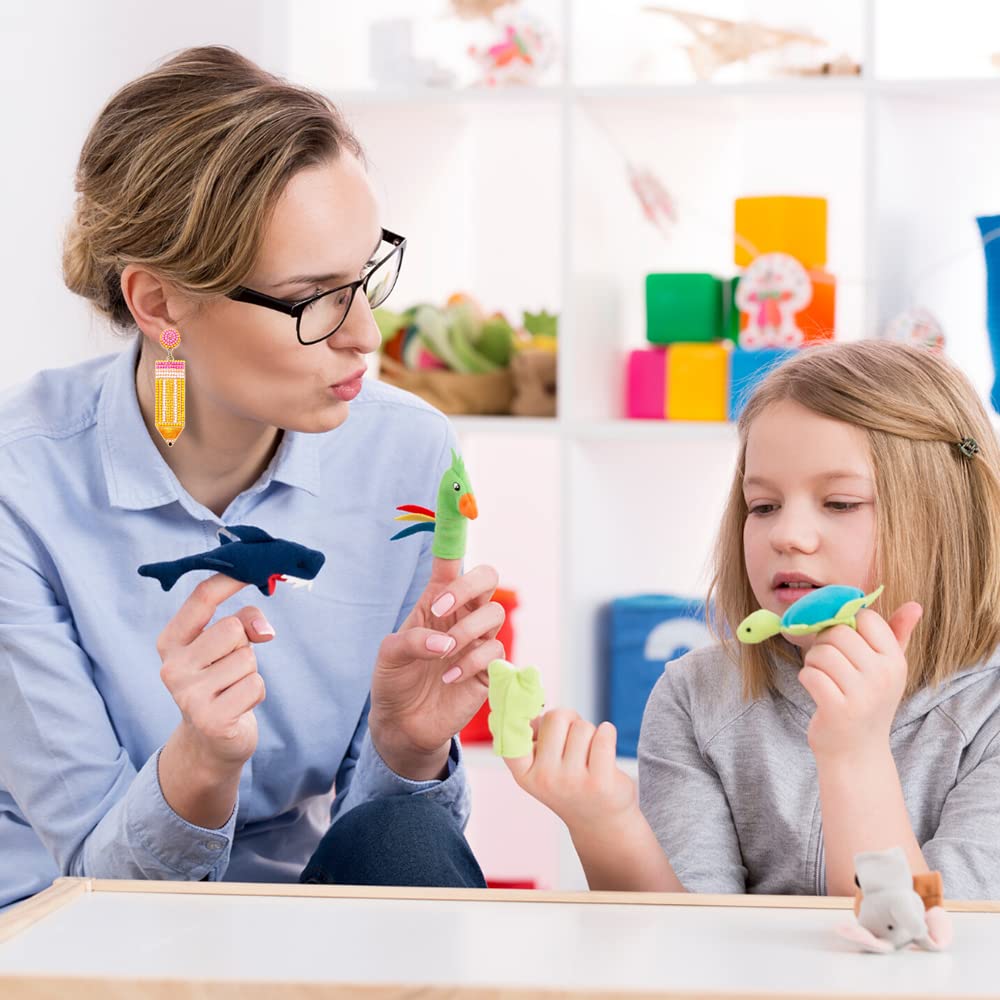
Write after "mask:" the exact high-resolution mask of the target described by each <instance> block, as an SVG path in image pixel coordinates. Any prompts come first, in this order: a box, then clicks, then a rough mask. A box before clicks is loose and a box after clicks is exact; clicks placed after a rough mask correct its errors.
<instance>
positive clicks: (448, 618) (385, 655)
mask: <svg viewBox="0 0 1000 1000" xmlns="http://www.w3.org/2000/svg"><path fill="white" fill-rule="evenodd" d="M460 567H461V563H460V561H459V560H457V559H437V558H435V559H434V563H433V569H432V571H431V578H430V582H429V583H428V584H427V587H426V589H425V590H424V592H423V594H421V595H420V599H419V600H418V601H417V603H416V605H415V606H414V608H413V610H412V611H411V612H410V614H409V616H408V617H407V619H406V621H405V622H403V625H402V626H401V628H400V629H399V631H398V632H395V633H394V634H393V635H389V636H386V638H385V639H383V640H382V645H381V647H380V648H379V656H378V661H377V662H376V664H375V673H374V676H373V677H372V696H371V711H370V713H369V716H368V728H369V730H370V731H371V736H372V742H373V743H374V745H375V749H376V750H378V752H379V755H380V756H381V757H382V759H383V760H384V761H385V762H386V764H388V765H389V767H390V768H392V770H393V771H395V772H396V773H397V774H399V775H401V776H402V777H405V778H410V779H412V780H414V781H420V780H429V779H433V778H439V777H441V775H442V772H443V771H444V769H445V767H446V765H447V761H448V750H449V748H450V745H451V738H452V737H453V736H454V735H455V733H457V732H458V731H459V730H460V729H461V728H462V727H463V726H465V725H466V723H468V722H469V720H470V719H471V718H472V717H473V716H474V715H475V714H476V712H477V711H478V710H479V707H480V706H481V705H482V704H483V701H484V700H485V699H486V694H487V691H488V689H489V678H488V676H487V673H486V668H487V667H488V666H489V663H490V661H491V660H495V659H497V658H500V657H503V656H504V655H505V654H504V648H503V645H502V644H501V643H500V642H498V641H497V638H496V636H497V633H498V632H499V631H500V626H501V625H503V621H504V610H503V607H502V606H501V605H500V604H496V603H493V602H492V601H491V600H490V599H491V598H492V596H493V594H494V592H495V591H496V588H497V583H498V576H497V572H496V570H495V569H493V567H492V566H477V567H476V568H475V569H471V570H469V572H468V573H465V574H464V575H460Z"/></svg>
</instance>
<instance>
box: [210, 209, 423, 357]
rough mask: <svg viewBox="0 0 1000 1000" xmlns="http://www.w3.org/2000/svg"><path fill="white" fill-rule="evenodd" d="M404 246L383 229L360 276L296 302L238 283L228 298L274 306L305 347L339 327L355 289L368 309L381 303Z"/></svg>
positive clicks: (394, 276)
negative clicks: (370, 261)
mask: <svg viewBox="0 0 1000 1000" xmlns="http://www.w3.org/2000/svg"><path fill="white" fill-rule="evenodd" d="M387 243H388V244H389V246H390V247H391V249H390V250H389V251H388V252H387V253H384V252H383V247H384V246H385V244H387ZM405 249H406V237H405V236H400V235H398V234H397V233H391V232H389V230H388V229H383V230H382V242H381V243H380V244H379V247H378V249H377V250H376V251H375V262H374V263H373V264H372V265H371V266H370V267H369V268H368V270H367V271H366V272H365V274H364V275H363V276H362V277H360V278H359V279H358V280H357V281H352V282H351V283H350V284H349V285H340V286H339V287H338V288H331V289H330V290H329V291H326V292H319V293H317V294H316V295H310V296H309V298H307V299H300V300H299V301H298V302H288V301H286V300H285V299H276V298H274V297H273V296H271V295H265V294H264V293H263V292H255V291H254V290H253V289H252V288H244V287H243V286H242V285H241V286H240V287H239V288H236V289H234V290H233V291H231V292H230V293H229V296H228V298H231V299H233V300H234V301H235V302H249V303H250V304H251V305H254V306H264V308H265V309H274V310H275V311H276V312H280V313H284V314H285V315H286V316H292V317H294V319H295V335H296V336H297V337H298V338H299V343H300V344H304V345H306V346H308V345H309V344H318V343H319V342H320V341H321V340H326V338H327V337H332V336H333V335H334V334H335V333H336V332H337V331H338V330H339V329H340V328H341V326H342V325H343V323H344V320H345V319H347V314H348V313H349V312H350V311H351V306H352V305H353V304H354V296H355V295H356V294H357V291H358V289H359V288H363V289H364V292H365V296H366V298H367V299H368V305H369V306H371V308H372V309H374V308H376V307H377V306H380V305H382V303H383V302H385V300H386V299H387V298H388V297H389V293H390V292H391V291H392V290H393V288H394V287H395V285H396V279H397V278H398V277H399V269H400V267H402V264H403V251H404V250H405ZM380 255H381V256H380Z"/></svg>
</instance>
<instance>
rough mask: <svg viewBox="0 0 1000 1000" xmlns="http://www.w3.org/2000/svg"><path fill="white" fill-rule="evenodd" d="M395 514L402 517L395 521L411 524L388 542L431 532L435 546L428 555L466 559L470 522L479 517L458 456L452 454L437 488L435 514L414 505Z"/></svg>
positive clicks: (470, 486)
mask: <svg viewBox="0 0 1000 1000" xmlns="http://www.w3.org/2000/svg"><path fill="white" fill-rule="evenodd" d="M396 510H399V511H402V513H401V514H400V515H399V516H398V517H397V518H396V520H397V521H412V522H414V523H413V524H410V525H409V526H408V527H406V528H403V529H402V531H397V532H396V534H395V535H393V536H392V538H391V539H390V541H393V542H395V541H397V540H398V539H400V538H407V537H408V536H410V535H415V534H417V533H418V532H421V531H433V532H434V542H433V544H432V545H431V552H432V553H433V554H434V555H435V556H437V557H438V558H439V559H463V558H465V543H466V537H467V532H468V527H469V521H474V520H475V519H476V518H477V517H478V516H479V508H478V507H477V506H476V497H475V495H474V494H473V492H472V485H471V484H470V483H469V474H468V473H467V472H466V471H465V463H464V462H463V461H462V459H461V458H460V457H459V455H458V453H457V452H455V451H452V453H451V465H449V466H448V468H447V469H446V470H445V473H444V475H443V476H442V477H441V484H440V485H439V486H438V495H437V511H433V510H429V509H428V508H427V507H420V506H418V505H417V504H409V503H408V504H403V506H401V507H397V508H396Z"/></svg>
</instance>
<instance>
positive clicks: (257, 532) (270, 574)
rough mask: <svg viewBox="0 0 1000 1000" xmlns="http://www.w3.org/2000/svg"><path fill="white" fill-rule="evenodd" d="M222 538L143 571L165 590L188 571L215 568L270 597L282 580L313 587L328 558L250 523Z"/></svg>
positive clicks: (221, 531)
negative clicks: (207, 547)
mask: <svg viewBox="0 0 1000 1000" xmlns="http://www.w3.org/2000/svg"><path fill="white" fill-rule="evenodd" d="M219 541H220V545H219V547H218V548H216V549H211V550H210V551H208V552H200V553H198V554H197V555H193V556H184V557H183V558H182V559H174V560H173V561H172V562H158V563H147V564H146V565H144V566H140V567H139V575H140V576H148V577H152V578H153V579H154V580H159V581H160V586H162V587H163V589H164V590H170V588H171V587H173V585H174V584H175V583H176V582H177V581H178V580H179V579H180V578H181V577H182V576H183V575H184V574H185V573H190V572H192V571H194V570H211V571H213V572H215V573H224V574H225V575H226V576H230V577H232V578H233V579H234V580H240V581H242V582H243V583H252V584H255V585H256V587H257V589H258V590H260V592H261V593H262V594H263V595H264V596H265V597H270V596H271V595H272V594H273V593H274V591H275V588H276V587H277V585H278V584H279V583H282V582H288V583H291V584H292V585H293V587H294V589H296V590H298V589H299V588H301V587H306V588H308V589H309V590H311V589H312V581H313V580H314V579H315V578H316V574H317V573H319V571H320V569H321V568H322V566H323V563H324V562H326V556H325V555H323V553H322V552H318V551H317V550H316V549H309V548H306V546H304V545H299V544H298V542H289V541H287V540H285V539H284V538H272V537H271V536H270V535H269V534H268V533H267V532H266V531H264V530H263V529H261V528H255V527H253V526H252V525H248V524H238V525H235V526H234V527H232V528H226V527H223V528H220V529H219Z"/></svg>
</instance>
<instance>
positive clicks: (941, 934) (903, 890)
mask: <svg viewBox="0 0 1000 1000" xmlns="http://www.w3.org/2000/svg"><path fill="white" fill-rule="evenodd" d="M854 868H855V872H856V875H855V878H854V881H855V884H856V885H857V887H858V891H857V893H856V894H855V900H854V915H855V917H856V918H857V922H856V923H851V924H844V925H841V926H839V927H837V929H836V930H837V933H838V934H839V935H840V936H841V937H843V938H846V939H847V940H848V941H852V942H854V943H855V944H859V945H860V946H861V947H862V948H863V949H864V950H865V951H869V952H874V953H876V954H886V953H888V952H892V951H898V950H899V949H901V948H906V947H908V946H910V945H915V946H916V947H918V948H923V949H925V950H927V951H944V950H945V949H947V948H949V947H950V946H951V942H952V937H953V932H952V926H951V917H950V916H949V915H948V911H947V910H945V908H944V907H943V906H942V894H943V889H942V884H941V873H940V872H928V873H926V874H921V875H912V874H911V873H910V866H909V864H908V862H907V860H906V853H905V852H904V850H903V849H902V848H901V847H892V848H889V850H887V851H866V852H864V853H862V854H857V855H855V858H854Z"/></svg>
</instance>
